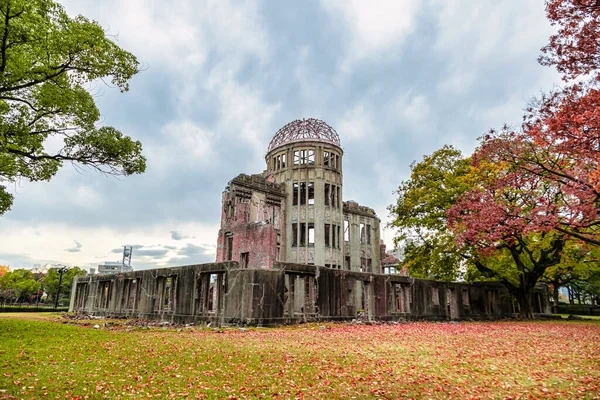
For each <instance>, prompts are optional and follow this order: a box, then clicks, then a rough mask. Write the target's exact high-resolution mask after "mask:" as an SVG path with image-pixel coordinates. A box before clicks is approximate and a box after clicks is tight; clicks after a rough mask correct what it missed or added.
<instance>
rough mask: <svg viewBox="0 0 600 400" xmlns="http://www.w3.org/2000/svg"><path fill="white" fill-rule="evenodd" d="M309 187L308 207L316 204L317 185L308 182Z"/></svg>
mask: <svg viewBox="0 0 600 400" xmlns="http://www.w3.org/2000/svg"><path fill="white" fill-rule="evenodd" d="M307 187H308V205H311V206H312V205H314V204H315V184H314V182H308V183H307Z"/></svg>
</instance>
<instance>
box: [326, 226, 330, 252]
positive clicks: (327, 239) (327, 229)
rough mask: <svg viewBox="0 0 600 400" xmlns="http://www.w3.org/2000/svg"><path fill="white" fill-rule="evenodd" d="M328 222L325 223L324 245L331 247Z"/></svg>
mask: <svg viewBox="0 0 600 400" xmlns="http://www.w3.org/2000/svg"><path fill="white" fill-rule="evenodd" d="M329 227H330V225H329V224H325V247H331V242H330V239H329Z"/></svg>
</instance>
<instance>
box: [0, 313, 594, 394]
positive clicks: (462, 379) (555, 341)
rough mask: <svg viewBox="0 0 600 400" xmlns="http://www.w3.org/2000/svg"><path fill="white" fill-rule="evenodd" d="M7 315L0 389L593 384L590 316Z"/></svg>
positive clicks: (445, 388) (357, 389)
mask: <svg viewBox="0 0 600 400" xmlns="http://www.w3.org/2000/svg"><path fill="white" fill-rule="evenodd" d="M6 315H7V314H5V315H0V343H1V345H0V398H13V397H14V398H34V399H38V398H44V397H46V398H77V397H79V398H149V397H154V398H166V397H184V396H189V397H191V398H194V397H198V398H227V397H230V396H231V397H232V398H258V397H266V398H273V397H280V398H353V397H354V398H365V397H376V396H378V397H384V398H405V397H433V398H445V397H452V398H489V397H499V398H506V397H510V398H517V397H518V396H523V395H525V396H527V395H531V396H533V397H536V398H537V397H543V396H548V397H554V398H594V397H598V396H600V323H598V322H597V321H591V322H579V321H568V322H567V321H548V322H488V323H474V322H471V323H458V324H446V323H408V324H400V325H372V326H353V325H345V324H326V325H325V326H326V328H327V329H322V328H321V325H312V324H308V325H300V326H294V327H282V328H263V329H249V330H247V331H246V332H241V331H240V330H239V329H225V330H224V331H223V332H215V331H213V330H212V329H208V330H206V329H205V330H203V329H196V328H189V329H185V328H184V329H182V330H181V331H178V330H177V329H172V328H169V329H161V328H153V329H133V330H130V331H128V330H127V329H126V327H125V326H123V325H117V326H102V327H101V329H93V328H91V327H90V326H87V327H86V326H80V325H73V324H66V323H61V322H60V321H58V322H57V317H56V315H52V314H51V315H48V314H44V315H42V314H33V315H32V314H30V313H27V315H26V314H22V315H14V314H13V315H12V316H10V317H6ZM105 322H106V321H99V322H98V323H100V324H104V323H105ZM93 323H96V322H93Z"/></svg>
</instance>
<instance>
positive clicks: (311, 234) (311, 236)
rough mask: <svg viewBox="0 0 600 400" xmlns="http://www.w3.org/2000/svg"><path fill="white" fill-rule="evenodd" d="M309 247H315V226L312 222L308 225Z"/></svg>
mask: <svg viewBox="0 0 600 400" xmlns="http://www.w3.org/2000/svg"><path fill="white" fill-rule="evenodd" d="M308 245H309V246H310V247H313V246H314V245H315V224H313V223H312V222H309V223H308Z"/></svg>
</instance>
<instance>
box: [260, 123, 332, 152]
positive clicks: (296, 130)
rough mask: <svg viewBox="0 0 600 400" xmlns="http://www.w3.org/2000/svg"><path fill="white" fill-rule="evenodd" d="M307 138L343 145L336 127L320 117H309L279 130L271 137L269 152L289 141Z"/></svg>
mask: <svg viewBox="0 0 600 400" xmlns="http://www.w3.org/2000/svg"><path fill="white" fill-rule="evenodd" d="M307 140H316V141H319V142H325V143H330V144H333V145H336V146H338V147H341V144H340V136H339V135H338V134H337V132H336V131H335V129H333V128H332V127H331V126H329V125H327V124H326V123H325V122H323V121H321V120H319V119H316V118H308V119H297V120H295V121H292V122H290V123H289V124H287V125H285V126H284V127H283V128H281V129H280V130H278V131H277V133H276V134H275V136H273V139H271V143H269V149H268V150H267V152H271V151H272V150H273V149H276V148H278V147H280V146H283V145H285V144H288V143H293V142H303V141H307Z"/></svg>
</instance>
